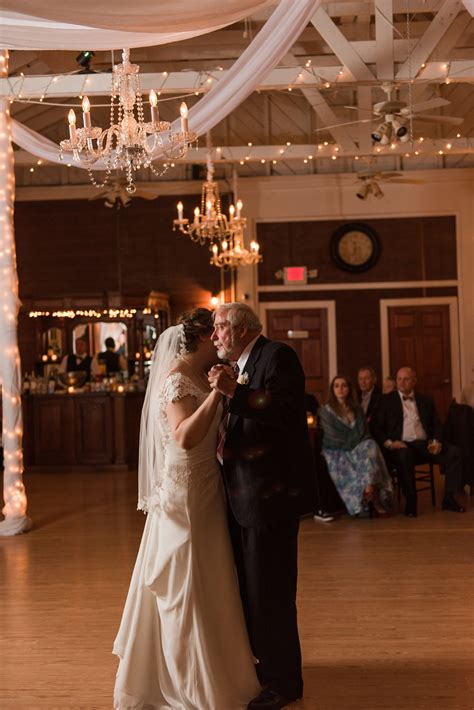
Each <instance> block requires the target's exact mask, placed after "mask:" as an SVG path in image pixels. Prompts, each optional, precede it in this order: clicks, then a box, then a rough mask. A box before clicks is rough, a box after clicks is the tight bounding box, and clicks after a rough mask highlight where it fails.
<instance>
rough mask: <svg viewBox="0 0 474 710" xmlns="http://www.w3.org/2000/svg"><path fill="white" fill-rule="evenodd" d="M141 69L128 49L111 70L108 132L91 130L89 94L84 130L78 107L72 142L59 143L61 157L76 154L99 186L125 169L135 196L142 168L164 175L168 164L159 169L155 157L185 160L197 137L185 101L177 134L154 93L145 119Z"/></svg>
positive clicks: (72, 118) (71, 119)
mask: <svg viewBox="0 0 474 710" xmlns="http://www.w3.org/2000/svg"><path fill="white" fill-rule="evenodd" d="M139 71H140V67H139V66H138V64H131V63H130V50H128V49H124V50H123V52H122V63H121V64H116V65H115V66H114V67H113V70H112V89H111V101H110V127H109V128H106V129H102V128H101V127H99V126H92V123H91V115H90V102H89V99H88V98H87V96H84V98H83V100H82V116H83V127H82V128H76V114H75V112H74V110H73V109H71V110H70V111H69V115H68V121H69V139H68V140H63V141H61V143H60V152H61V157H62V152H63V151H68V152H72V154H73V158H74V160H75V161H76V162H77V163H79V164H80V165H81V166H82V167H85V168H86V169H87V170H88V172H89V177H90V179H91V182H92V184H93V185H95V186H96V187H104V185H105V184H107V183H108V179H109V177H110V175H111V173H112V171H113V170H123V171H124V172H125V175H126V181H127V186H126V190H127V192H128V193H130V194H133V193H134V192H135V190H136V187H135V185H134V173H135V172H136V171H137V170H139V169H141V168H150V170H151V171H152V173H153V174H154V175H156V176H160V175H162V174H163V173H164V172H165V171H166V169H167V167H168V166H167V164H166V163H165V164H164V165H163V168H162V169H160V170H158V169H157V168H156V167H155V166H153V165H152V161H153V160H154V159H155V156H156V155H158V156H159V157H162V156H164V157H165V160H176V159H178V158H182V157H183V156H184V155H186V153H187V151H188V148H189V145H190V144H191V143H193V142H194V141H195V140H196V139H197V134H196V133H191V132H190V131H189V127H188V108H187V106H186V104H185V103H184V102H183V103H182V104H181V107H180V113H181V130H180V131H172V130H171V124H170V123H168V122H167V121H160V117H159V112H158V97H157V95H156V92H155V91H154V90H153V89H152V90H151V91H150V94H149V100H150V119H151V120H150V121H147V122H146V121H145V118H144V111H143V100H142V93H141V88H140V75H139ZM94 142H95V144H94ZM98 161H101V162H103V164H104V169H105V172H106V177H105V180H104V182H103V183H101V184H99V183H97V182H96V180H95V178H94V175H93V173H92V169H93V168H94V166H95V165H96V163H97V162H98Z"/></svg>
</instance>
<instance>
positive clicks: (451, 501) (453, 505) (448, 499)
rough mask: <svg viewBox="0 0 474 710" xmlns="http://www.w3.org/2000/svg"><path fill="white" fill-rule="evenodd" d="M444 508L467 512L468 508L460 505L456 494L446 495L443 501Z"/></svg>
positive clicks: (454, 511)
mask: <svg viewBox="0 0 474 710" xmlns="http://www.w3.org/2000/svg"><path fill="white" fill-rule="evenodd" d="M441 507H442V509H443V510H452V511H453V513H465V512H466V509H465V508H463V507H462V505H459V503H458V502H457V500H456V498H455V497H454V496H444V498H443V503H442V505H441Z"/></svg>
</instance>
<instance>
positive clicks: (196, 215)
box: [194, 207, 201, 224]
mask: <svg viewBox="0 0 474 710" xmlns="http://www.w3.org/2000/svg"><path fill="white" fill-rule="evenodd" d="M200 214H201V212H200V211H199V207H195V208H194V224H199V216H200Z"/></svg>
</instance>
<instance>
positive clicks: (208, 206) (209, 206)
mask: <svg viewBox="0 0 474 710" xmlns="http://www.w3.org/2000/svg"><path fill="white" fill-rule="evenodd" d="M211 215H212V202H211V201H210V200H207V202H206V216H207V219H211Z"/></svg>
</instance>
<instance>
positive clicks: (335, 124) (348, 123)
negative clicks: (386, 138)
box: [314, 118, 378, 133]
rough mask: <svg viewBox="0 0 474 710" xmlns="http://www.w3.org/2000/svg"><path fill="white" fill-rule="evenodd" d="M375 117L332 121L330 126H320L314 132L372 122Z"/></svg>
mask: <svg viewBox="0 0 474 710" xmlns="http://www.w3.org/2000/svg"><path fill="white" fill-rule="evenodd" d="M377 120H378V119H377V118H361V119H360V120H359V121H347V122H346V123H333V125H332V126H323V127H322V128H315V129H314V132H315V133H318V131H330V130H331V129H332V128H342V127H343V126H355V125H356V124H357V123H374V121H377Z"/></svg>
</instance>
